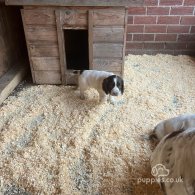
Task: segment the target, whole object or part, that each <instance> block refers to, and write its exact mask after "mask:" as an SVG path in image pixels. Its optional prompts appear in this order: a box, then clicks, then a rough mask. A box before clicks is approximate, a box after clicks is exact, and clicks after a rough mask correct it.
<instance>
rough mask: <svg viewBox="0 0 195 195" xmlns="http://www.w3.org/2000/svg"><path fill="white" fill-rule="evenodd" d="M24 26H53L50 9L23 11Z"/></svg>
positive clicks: (52, 14) (53, 21) (53, 20)
mask: <svg viewBox="0 0 195 195" xmlns="http://www.w3.org/2000/svg"><path fill="white" fill-rule="evenodd" d="M23 18H24V23H25V24H36V25H37V24H43V25H55V24H56V22H55V15H54V10H52V9H41V10H40V9H37V10H36V9H35V10H23Z"/></svg>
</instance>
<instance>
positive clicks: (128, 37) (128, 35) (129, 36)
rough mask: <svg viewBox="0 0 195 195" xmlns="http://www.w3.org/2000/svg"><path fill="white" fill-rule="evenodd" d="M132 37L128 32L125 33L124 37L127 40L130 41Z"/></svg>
mask: <svg viewBox="0 0 195 195" xmlns="http://www.w3.org/2000/svg"><path fill="white" fill-rule="evenodd" d="M132 37H133V36H132V34H129V33H128V34H127V37H126V39H127V41H131V40H132Z"/></svg>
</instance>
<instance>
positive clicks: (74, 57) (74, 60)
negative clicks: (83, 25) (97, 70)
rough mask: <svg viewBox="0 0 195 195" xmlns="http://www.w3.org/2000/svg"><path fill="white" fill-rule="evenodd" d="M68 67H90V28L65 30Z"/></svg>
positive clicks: (79, 68) (75, 68) (84, 68)
mask: <svg viewBox="0 0 195 195" xmlns="http://www.w3.org/2000/svg"><path fill="white" fill-rule="evenodd" d="M64 39H65V51H66V65H67V69H74V70H86V69H89V47H88V30H85V29H78V30H75V29H68V30H67V29H66V30H64Z"/></svg>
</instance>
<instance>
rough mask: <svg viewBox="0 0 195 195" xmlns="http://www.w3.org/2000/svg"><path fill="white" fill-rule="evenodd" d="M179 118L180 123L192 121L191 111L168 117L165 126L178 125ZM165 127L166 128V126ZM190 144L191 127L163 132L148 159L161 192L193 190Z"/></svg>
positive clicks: (193, 138)
mask: <svg viewBox="0 0 195 195" xmlns="http://www.w3.org/2000/svg"><path fill="white" fill-rule="evenodd" d="M177 119H179V120H177ZM180 121H182V122H183V124H184V127H186V126H188V125H193V124H194V115H188V116H186V115H185V116H182V117H179V118H176V119H171V121H168V127H174V130H175V129H176V128H177V127H178V126H180V125H182V122H181V123H180ZM192 121H193V122H192ZM169 125H171V126H169ZM166 127H167V126H166ZM167 130H168V131H169V130H170V129H167ZM171 130H173V129H171ZM166 133H167V132H166ZM194 148H195V127H193V128H192V127H191V128H189V129H185V130H178V131H173V132H172V133H170V134H168V135H166V136H165V137H164V138H163V139H162V140H161V141H160V143H159V144H158V145H157V147H156V148H155V150H154V152H153V154H152V156H151V161H150V163H151V168H152V171H151V174H152V175H153V176H155V178H156V179H158V180H157V181H158V182H159V184H160V186H161V188H162V190H163V191H164V194H166V195H193V194H195V150H194ZM171 181H172V182H171Z"/></svg>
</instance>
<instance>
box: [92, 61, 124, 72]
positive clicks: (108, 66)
mask: <svg viewBox="0 0 195 195" xmlns="http://www.w3.org/2000/svg"><path fill="white" fill-rule="evenodd" d="M93 63H94V65H93V67H94V69H95V70H103V71H111V72H112V71H117V72H121V70H122V63H123V61H122V60H121V59H94V60H93Z"/></svg>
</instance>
